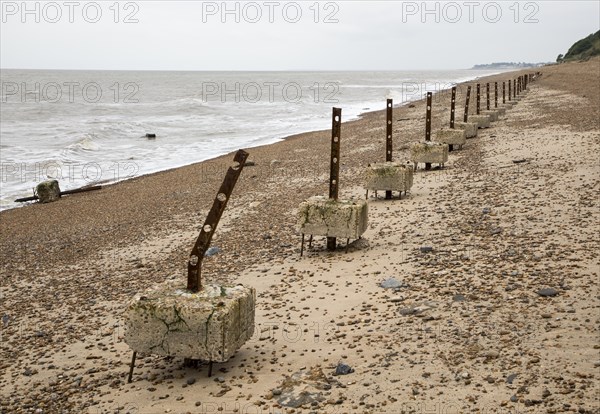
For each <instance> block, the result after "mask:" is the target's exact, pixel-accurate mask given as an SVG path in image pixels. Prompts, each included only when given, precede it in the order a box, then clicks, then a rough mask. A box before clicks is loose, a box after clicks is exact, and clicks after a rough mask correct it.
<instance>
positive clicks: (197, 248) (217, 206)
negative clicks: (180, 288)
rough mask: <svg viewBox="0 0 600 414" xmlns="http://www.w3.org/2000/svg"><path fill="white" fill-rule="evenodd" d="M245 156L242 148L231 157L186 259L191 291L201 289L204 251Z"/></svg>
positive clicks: (241, 167)
mask: <svg viewBox="0 0 600 414" xmlns="http://www.w3.org/2000/svg"><path fill="white" fill-rule="evenodd" d="M247 158H248V153H247V152H246V151H244V150H239V151H238V152H237V153H236V154H235V156H234V158H233V162H234V165H233V166H231V167H229V169H228V170H227V173H226V175H225V179H224V180H223V184H221V188H219V192H218V193H217V196H216V197H215V201H214V202H213V205H212V208H211V209H210V211H209V212H208V216H207V217H206V220H205V221H204V225H203V226H202V229H201V231H200V235H199V236H198V239H197V240H196V243H195V244H194V247H193V248H192V252H191V253H190V259H189V261H188V277H187V288H188V290H190V291H191V292H198V291H199V290H201V289H202V280H201V277H202V260H203V259H204V253H206V250H207V249H208V247H209V246H210V241H211V240H212V237H213V235H214V234H215V230H216V229H217V225H218V224H219V220H220V219H221V216H222V215H223V211H224V210H225V207H226V206H227V201H229V197H230V196H231V193H232V191H233V187H235V183H236V182H237V180H238V178H239V176H240V174H241V172H242V170H243V169H244V163H245V162H246V159H247Z"/></svg>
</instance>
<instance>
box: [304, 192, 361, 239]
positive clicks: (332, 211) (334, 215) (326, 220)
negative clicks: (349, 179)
mask: <svg viewBox="0 0 600 414" xmlns="http://www.w3.org/2000/svg"><path fill="white" fill-rule="evenodd" d="M368 214H369V209H368V204H367V202H366V200H332V199H329V198H327V197H323V196H315V197H311V198H309V199H308V200H306V201H303V202H302V203H300V206H299V208H298V231H299V232H300V233H303V234H312V235H313V236H327V237H339V238H346V239H358V238H359V237H360V236H361V235H362V234H363V233H364V232H365V231H366V230H367V224H368Z"/></svg>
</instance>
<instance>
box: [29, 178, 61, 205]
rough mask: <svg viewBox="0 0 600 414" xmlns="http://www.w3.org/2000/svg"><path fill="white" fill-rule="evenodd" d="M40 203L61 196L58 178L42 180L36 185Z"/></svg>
mask: <svg viewBox="0 0 600 414" xmlns="http://www.w3.org/2000/svg"><path fill="white" fill-rule="evenodd" d="M35 193H36V194H37V196H38V201H39V202H40V203H51V202H53V201H56V200H58V199H59V198H60V186H59V185H58V181H56V180H48V181H42V182H41V183H39V184H38V185H37V186H36V187H35Z"/></svg>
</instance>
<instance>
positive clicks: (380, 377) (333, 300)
mask: <svg viewBox="0 0 600 414" xmlns="http://www.w3.org/2000/svg"><path fill="white" fill-rule="evenodd" d="M598 63H600V59H596V60H593V61H591V62H585V63H576V64H563V65H560V66H552V67H544V68H540V70H542V72H543V73H544V74H543V76H542V78H541V79H540V80H538V81H536V82H534V83H532V84H531V88H530V91H529V92H528V94H527V95H526V96H525V98H524V99H523V100H521V101H520V102H519V103H518V105H516V106H515V107H514V108H513V109H512V110H510V111H508V113H507V115H506V117H504V118H503V119H501V120H500V121H498V122H497V123H495V124H494V126H493V127H492V128H490V129H486V130H480V133H479V136H478V137H477V138H474V139H469V140H468V141H467V144H466V145H465V147H464V149H462V150H460V151H456V152H452V153H451V154H450V160H449V162H448V163H447V165H446V166H445V168H444V169H443V170H433V171H429V172H425V171H423V170H419V171H418V172H417V173H416V174H415V183H414V186H413V189H412V190H411V192H410V194H409V196H408V197H403V199H402V200H397V199H395V200H382V199H379V200H375V199H373V198H371V199H370V205H369V227H368V230H367V232H366V233H365V236H364V238H363V239H364V240H363V241H362V242H360V243H358V242H357V243H351V245H350V249H349V251H348V253H345V252H344V251H343V249H340V251H338V252H333V253H332V252H328V251H326V250H325V242H324V240H322V238H316V239H315V243H314V245H313V248H312V249H310V250H307V251H306V254H305V257H304V258H302V259H300V258H299V247H300V246H299V244H300V237H299V235H298V234H297V232H296V228H295V223H296V208H297V206H298V205H299V203H300V202H301V201H302V200H304V199H305V198H308V197H310V196H314V195H319V194H326V192H327V187H328V184H327V177H328V172H329V143H330V138H331V136H330V131H329V130H322V131H313V132H308V133H303V134H298V135H294V136H291V137H290V138H288V139H286V140H284V141H281V142H278V143H276V144H272V145H265V146H262V147H255V148H254V149H252V150H251V151H250V155H251V157H250V158H251V159H253V160H254V161H255V162H256V165H255V166H252V167H250V166H248V167H246V168H245V169H244V171H243V172H242V176H241V177H240V180H239V181H238V184H237V185H236V188H235V190H234V192H233V195H232V198H231V200H230V202H229V204H228V206H227V209H226V210H225V213H224V215H223V219H222V220H221V222H220V224H219V228H218V229H217V231H216V233H215V237H214V239H213V242H212V244H211V246H215V247H218V248H219V249H220V251H219V253H218V254H216V255H215V256H212V257H209V258H207V259H206V260H205V261H204V264H203V275H204V280H207V281H210V282H211V283H224V284H228V283H243V284H248V285H250V286H253V287H255V288H256V290H257V308H256V324H257V325H256V329H255V336H254V337H253V338H252V340H250V341H249V342H248V343H246V344H245V345H244V346H243V347H242V348H241V349H240V350H239V351H238V352H237V354H236V355H235V356H234V357H233V358H232V359H231V360H229V361H228V362H226V363H223V364H216V365H215V371H214V372H215V374H214V375H215V376H214V377H213V378H207V376H206V369H207V367H206V365H202V366H200V367H198V368H189V367H184V366H183V365H182V361H181V360H179V359H178V358H163V357H159V356H155V355H144V356H142V357H139V358H138V363H137V364H136V369H135V373H134V382H133V383H131V384H128V383H127V382H126V378H127V371H128V365H129V362H130V360H131V350H130V349H129V347H128V346H127V345H126V344H125V343H124V342H123V325H122V312H123V311H124V309H125V305H126V303H127V302H128V301H129V300H130V299H131V298H132V297H133V295H135V294H136V293H138V292H141V291H144V290H145V289H147V288H148V287H150V286H152V285H155V284H158V283H161V282H163V281H164V280H166V279H168V278H172V277H176V278H178V280H180V281H181V282H182V283H183V282H184V280H185V263H186V261H187V259H188V255H189V250H190V248H191V247H192V244H193V241H194V240H195V238H196V237H197V235H198V231H199V227H200V226H201V225H202V223H203V222H204V219H205V217H206V212H207V210H208V208H209V206H210V203H211V202H212V200H213V197H214V195H215V194H216V189H217V188H218V186H219V185H220V183H221V181H222V179H223V176H224V173H225V166H226V165H229V163H230V162H231V160H230V155H224V156H221V157H218V158H216V159H215V160H213V162H212V163H199V164H194V165H190V166H186V167H181V168H178V169H173V170H168V171H164V172H160V173H155V174H152V175H147V176H143V177H136V178H133V179H131V180H128V181H124V182H121V183H119V185H118V186H109V187H107V188H106V189H103V190H102V191H97V192H94V193H89V194H80V195H73V196H69V197H65V198H64V199H61V200H60V201H58V202H54V203H50V204H45V205H31V206H28V207H27V208H26V209H22V208H17V209H11V210H6V211H3V212H2V213H0V232H1V233H2V235H3V237H2V240H1V241H0V257H2V262H3V266H2V267H1V270H0V276H1V278H2V284H1V285H0V295H1V297H2V298H3V313H4V315H3V325H2V326H3V330H2V335H3V337H2V338H3V341H2V342H1V343H0V353H1V355H2V362H0V366H1V367H2V368H1V369H0V384H1V385H2V387H1V389H2V391H1V392H0V396H1V398H0V407H1V409H2V410H3V411H4V410H6V411H7V412H16V413H21V412H23V413H25V412H31V411H35V409H38V408H39V409H41V410H42V411H43V412H58V411H61V410H66V411H68V412H87V413H90V414H97V413H99V412H106V411H116V410H120V411H123V410H125V409H128V410H130V411H133V412H138V413H140V414H141V413H144V414H146V413H148V414H155V413H164V412H216V411H217V409H218V408H222V409H223V412H231V411H232V410H233V408H232V407H236V404H237V407H238V412H256V411H259V410H260V412H282V413H284V412H285V413H291V412H292V410H291V409H290V408H282V407H281V406H280V404H279V403H278V401H277V398H276V395H274V394H275V392H274V391H275V390H277V389H278V387H281V384H282V380H283V379H284V378H285V377H286V376H288V375H291V374H293V373H295V372H299V371H302V370H303V369H304V370H307V369H312V368H318V369H321V370H322V371H323V373H324V374H325V376H326V377H327V381H328V382H329V383H330V384H331V389H330V390H328V391H325V394H326V398H325V400H324V401H322V402H320V403H318V404H317V405H316V406H313V407H311V408H307V407H305V408H298V409H295V411H294V412H295V413H297V414H300V413H308V412H311V411H314V412H317V413H319V414H321V413H323V414H325V413H331V412H333V411H335V412H356V413H357V412H361V413H373V414H375V413H377V414H379V413H396V412H401V411H402V410H405V411H410V409H411V407H412V408H413V409H415V410H418V409H419V408H421V409H422V410H423V411H426V410H425V407H426V408H427V410H429V409H430V408H431V406H432V405H433V404H436V408H438V407H445V408H446V409H449V407H453V408H454V409H455V410H462V411H484V410H485V411H486V412H506V411H513V410H518V411H519V412H523V413H536V412H539V410H543V411H544V412H548V413H556V414H558V413H561V412H566V411H569V412H577V411H579V412H584V413H587V414H597V413H598V410H597V407H598V403H599V402H600V400H598V395H599V392H600V385H599V384H598V381H597V378H598V374H597V367H598V366H600V359H599V358H598V352H599V351H598V345H597V337H598V334H599V328H598V316H597V309H598V308H599V307H600V305H599V300H598V297H599V296H598V283H597V280H598V277H599V270H598V268H597V263H598V258H599V256H598V253H597V251H598V242H599V241H598V237H597V234H596V233H597V231H596V230H597V223H598V222H599V220H600V210H599V209H598V207H599V206H598V198H597V192H598V191H599V190H600V180H599V179H598V177H599V176H600V171H599V166H598V164H597V156H596V155H597V149H598V146H599V145H600V125H599V121H598V118H597V116H596V115H597V108H598V107H600V85H598V83H597V78H596V77H595V75H594V73H593V71H590V68H592V69H595V68H597V65H598ZM523 73H527V71H524V72H523ZM515 75H516V73H515ZM502 77H503V75H502V74H500V75H496V78H497V79H502ZM484 79H485V78H484ZM584 94H585V95H586V97H583V96H582V95H584ZM457 102H460V103H462V102H464V99H463V97H462V95H460V96H459V97H458V98H457ZM414 104H415V107H414V108H409V107H408V106H403V107H399V108H396V107H395V108H394V155H395V159H397V160H401V159H402V158H404V157H405V156H406V155H407V146H408V144H409V143H410V142H414V141H416V140H420V141H422V140H423V138H424V115H425V111H424V103H423V101H422V100H421V101H418V102H415V103H414ZM448 107H449V97H447V99H446V97H443V94H442V95H440V98H439V100H436V101H435V102H434V105H433V112H434V113H433V122H432V131H435V130H436V129H437V128H439V126H441V125H442V124H443V125H446V124H447V118H448V115H449V109H448ZM459 107H460V105H459ZM471 108H472V109H473V110H474V105H473V106H472V107H471ZM384 112H385V111H384V110H381V111H375V112H370V113H368V114H367V115H366V116H365V117H364V118H362V119H360V120H356V121H351V122H345V123H344V124H343V125H342V132H341V143H342V150H341V157H340V161H341V169H340V174H341V177H340V197H360V198H364V190H363V188H362V184H361V177H362V173H363V171H364V169H365V168H366V166H367V165H368V164H369V163H370V162H373V161H377V160H381V159H382V158H383V157H384V152H385V151H384V148H385V114H384ZM461 112H462V111H461ZM520 159H527V160H528V162H526V163H520V164H514V163H513V160H520ZM274 161H276V162H274ZM203 166H204V167H205V168H204V167H203ZM212 167H214V168H212ZM484 210H485V212H484ZM421 246H431V247H433V251H432V252H431V253H422V252H421V251H420V247H421ZM390 278H394V279H396V280H397V281H399V282H402V283H401V287H399V288H396V289H384V288H382V287H381V285H380V284H381V282H382V281H384V280H387V279H390ZM544 288H552V289H554V290H555V291H556V295H554V296H549V297H543V296H541V295H540V294H538V293H537V292H538V291H540V289H544ZM4 316H5V317H6V318H4ZM338 362H344V363H346V364H348V365H350V366H351V367H352V368H353V369H354V370H355V371H354V373H352V374H349V375H346V376H333V375H332V373H333V372H334V371H335V367H336V365H337V363H338ZM215 380H216V381H215ZM311 392H312V391H311ZM123 407H124V408H123ZM240 407H243V409H244V410H246V411H240ZM415 407H416V408H415ZM252 410H254V411H252ZM440 410H441V408H440Z"/></svg>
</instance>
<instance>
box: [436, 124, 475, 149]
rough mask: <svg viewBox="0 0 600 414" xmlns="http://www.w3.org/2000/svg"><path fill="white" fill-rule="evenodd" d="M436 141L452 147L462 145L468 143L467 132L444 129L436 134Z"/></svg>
mask: <svg viewBox="0 0 600 414" xmlns="http://www.w3.org/2000/svg"><path fill="white" fill-rule="evenodd" d="M433 140H434V141H437V142H442V143H444V144H450V145H460V146H461V147H462V146H463V145H464V144H465V143H466V142H467V132H466V131H465V130H464V129H457V128H455V129H450V128H442V129H440V130H439V131H437V133H436V134H435V136H434V138H433Z"/></svg>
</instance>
